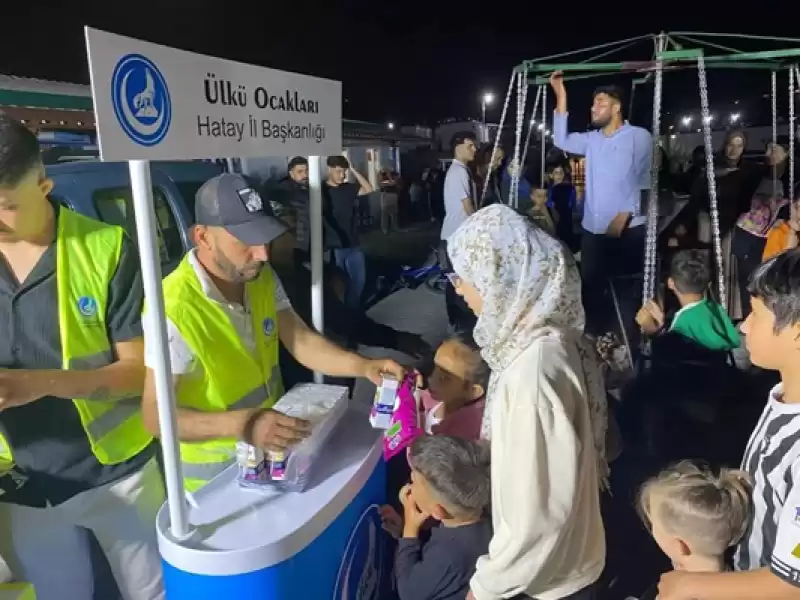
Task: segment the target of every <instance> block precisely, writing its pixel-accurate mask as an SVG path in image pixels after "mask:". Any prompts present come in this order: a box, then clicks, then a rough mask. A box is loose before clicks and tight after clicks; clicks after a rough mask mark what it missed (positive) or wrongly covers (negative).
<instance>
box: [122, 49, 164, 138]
mask: <svg viewBox="0 0 800 600" xmlns="http://www.w3.org/2000/svg"><path fill="white" fill-rule="evenodd" d="M111 102H112V104H113V105H114V114H115V115H116V116H117V121H119V124H120V126H121V127H122V130H123V131H124V132H125V133H126V134H127V136H128V137H129V138H131V139H132V140H133V141H134V142H136V143H137V144H139V145H140V146H148V147H149V146H155V145H156V144H158V143H159V142H160V141H161V140H163V139H164V137H165V136H166V135H167V132H168V131H169V126H170V123H171V122H172V103H171V101H170V98H169V89H167V82H166V80H165V79H164V76H163V75H162V74H161V71H159V70H158V67H156V66H155V64H153V62H152V61H151V60H150V59H149V58H146V57H144V56H142V55H141V54H126V55H125V56H123V57H122V58H121V59H119V62H118V63H117V66H116V67H114V74H113V75H112V76H111Z"/></svg>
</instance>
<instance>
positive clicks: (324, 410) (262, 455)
mask: <svg viewBox="0 0 800 600" xmlns="http://www.w3.org/2000/svg"><path fill="white" fill-rule="evenodd" d="M347 400H348V392H347V388H346V387H342V386H338V385H324V384H316V383H307V384H300V385H296V386H295V387H293V388H292V389H291V390H289V391H288V392H287V393H286V394H284V396H283V397H282V398H281V399H280V400H278V401H277V402H276V403H275V405H274V406H273V407H272V409H273V410H275V411H277V412H280V413H283V414H285V415H288V416H290V417H297V418H299V419H305V420H307V421H310V422H311V435H309V436H308V437H307V438H306V439H304V440H303V441H302V442H300V443H299V444H297V445H295V446H292V447H291V448H290V449H289V450H287V451H283V452H277V451H272V450H270V451H267V452H264V451H262V450H260V449H258V448H253V447H252V446H250V445H249V444H246V443H244V442H239V444H237V459H238V462H239V485H240V486H242V487H246V488H251V489H261V490H272V489H274V488H275V487H276V486H277V487H278V488H280V489H282V490H287V491H294V492H300V491H303V490H304V489H305V488H306V486H307V485H308V481H309V477H310V473H311V472H312V467H313V464H314V462H315V461H316V460H318V458H319V456H320V455H321V453H322V447H323V446H324V444H325V442H326V441H327V440H328V438H329V437H330V434H331V433H332V431H333V430H334V428H335V427H336V425H337V424H338V423H339V421H340V420H341V418H342V416H344V414H345V413H346V412H347ZM239 446H242V447H243V450H242V452H241V453H239V452H238V449H239ZM245 448H246V449H247V451H245ZM250 449H252V452H251V451H250Z"/></svg>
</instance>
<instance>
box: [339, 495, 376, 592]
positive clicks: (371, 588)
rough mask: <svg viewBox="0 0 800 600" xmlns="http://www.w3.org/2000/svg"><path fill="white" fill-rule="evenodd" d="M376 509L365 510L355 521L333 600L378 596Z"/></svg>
mask: <svg viewBox="0 0 800 600" xmlns="http://www.w3.org/2000/svg"><path fill="white" fill-rule="evenodd" d="M380 531H381V517H380V512H379V506H378V505H377V504H372V505H370V506H368V507H367V508H366V509H365V510H364V512H363V513H361V517H359V519H358V522H357V523H356V526H355V527H354V528H353V532H352V533H351V534H350V539H349V540H348V541H347V546H346V547H345V550H344V556H343V557H342V564H341V566H340V567H339V576H338V577H337V578H336V587H335V588H334V590H333V600H378V599H379V598H380V596H381V571H382V569H383V563H384V557H383V544H381V543H380V540H379V538H378V534H379V532H380Z"/></svg>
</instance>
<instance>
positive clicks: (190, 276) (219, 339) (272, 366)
mask: <svg viewBox="0 0 800 600" xmlns="http://www.w3.org/2000/svg"><path fill="white" fill-rule="evenodd" d="M245 293H246V294H247V300H248V302H249V308H250V317H251V319H252V326H253V332H254V336H255V339H256V352H255V354H254V353H253V352H251V350H250V349H249V348H248V347H247V345H245V343H244V342H243V341H242V340H241V339H240V337H239V334H238V333H237V331H236V329H235V327H234V326H233V324H232V323H231V321H230V319H229V318H228V316H227V315H226V314H225V311H224V310H223V309H222V307H221V306H220V305H219V304H218V303H216V302H214V301H213V300H211V299H209V298H208V296H206V294H205V292H204V290H203V288H202V285H201V283H200V280H199V279H198V278H197V274H196V273H195V271H194V268H193V267H192V264H191V262H189V257H188V255H187V256H185V257H184V258H183V260H182V261H181V263H180V265H179V266H178V268H177V269H175V271H173V272H172V273H171V274H170V275H169V276H168V277H167V278H166V279H165V280H164V303H165V306H166V313H167V317H168V318H169V320H170V321H172V324H173V325H175V327H176V328H177V330H178V331H179V332H180V334H181V336H182V337H183V339H184V340H185V342H186V344H187V345H188V346H189V348H190V349H191V350H192V352H193V353H194V356H195V358H196V360H197V361H198V362H199V364H200V366H201V369H198V371H197V372H196V373H188V374H186V375H184V376H183V377H182V378H181V380H180V382H179V384H178V389H177V399H178V405H179V406H180V407H182V408H188V409H192V410H197V411H201V412H225V411H229V410H239V409H248V408H250V409H252V408H259V407H262V408H268V407H270V406H272V405H273V404H275V402H276V401H277V400H278V399H279V398H280V397H281V395H282V394H283V382H282V380H281V373H280V368H279V366H278V321H277V318H278V315H277V311H276V309H275V283H274V281H273V275H272V269H269V268H265V269H263V270H262V272H261V274H260V275H259V276H258V277H257V278H256V279H255V280H253V281H250V282H248V283H247V284H246V292H245ZM235 457H236V440H235V439H218V440H211V441H207V442H182V443H181V462H182V464H183V477H184V486H185V488H186V489H187V490H188V491H190V492H193V491H196V490H197V489H199V488H200V487H202V486H203V485H205V484H206V483H208V482H209V481H210V480H211V479H213V478H214V477H216V476H217V475H219V474H220V473H221V472H222V471H224V470H225V469H226V468H227V467H228V466H229V465H230V464H232V462H233V461H234V459H235Z"/></svg>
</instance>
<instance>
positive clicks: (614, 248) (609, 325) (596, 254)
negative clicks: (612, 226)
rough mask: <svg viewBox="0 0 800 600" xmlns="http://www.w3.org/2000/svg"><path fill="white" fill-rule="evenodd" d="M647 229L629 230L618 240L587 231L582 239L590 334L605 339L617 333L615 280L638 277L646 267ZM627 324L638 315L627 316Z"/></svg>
mask: <svg viewBox="0 0 800 600" xmlns="http://www.w3.org/2000/svg"><path fill="white" fill-rule="evenodd" d="M645 234H646V227H645V226H644V225H639V226H637V227H629V228H628V229H626V230H625V231H624V232H623V233H622V235H621V236H620V237H618V238H614V237H610V236H607V235H605V234H597V233H589V232H588V231H584V232H583V235H582V237H581V275H582V277H583V307H584V310H585V311H586V332H587V333H590V334H593V335H602V334H604V333H606V332H608V331H612V330H614V329H615V328H614V324H615V320H616V313H615V311H614V305H613V303H612V300H611V297H610V293H609V289H608V286H609V280H610V279H611V278H613V277H620V276H624V275H635V274H637V273H641V272H642V269H643V267H644V243H645ZM623 316H624V317H625V319H626V320H627V319H628V317H630V318H633V317H634V316H635V314H634V315H623Z"/></svg>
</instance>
